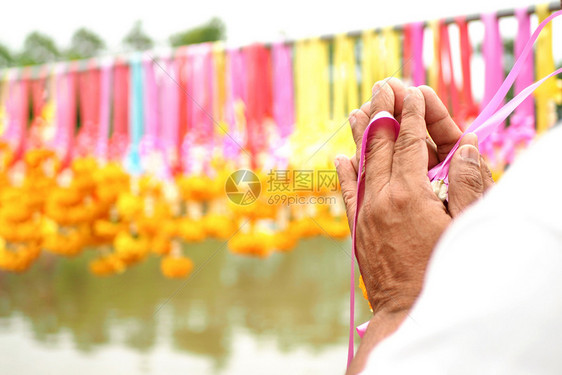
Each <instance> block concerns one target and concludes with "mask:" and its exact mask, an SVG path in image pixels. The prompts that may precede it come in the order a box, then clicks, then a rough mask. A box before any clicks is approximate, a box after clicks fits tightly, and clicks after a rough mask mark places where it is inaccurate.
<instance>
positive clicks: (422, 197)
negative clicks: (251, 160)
mask: <svg viewBox="0 0 562 375" xmlns="http://www.w3.org/2000/svg"><path fill="white" fill-rule="evenodd" d="M373 93H374V95H373V98H372V100H371V102H370V103H366V104H364V105H363V106H362V107H361V109H359V110H356V111H354V112H353V113H352V114H351V115H350V124H351V129H352V133H353V137H354V140H355V143H356V145H357V147H358V150H357V154H356V155H355V156H354V157H352V158H351V159H347V158H346V157H343V156H338V157H337V158H336V170H337V173H338V176H339V179H340V183H341V187H342V194H343V197H344V201H345V204H346V209H347V216H348V219H349V221H350V226H351V225H352V220H353V217H354V214H355V209H356V188H357V183H356V180H357V172H358V171H357V165H358V160H359V157H358V155H359V154H360V151H361V150H360V147H361V141H362V136H363V132H364V131H365V128H366V127H367V125H368V123H369V121H370V119H371V118H372V117H373V116H375V115H376V114H377V113H379V112H381V111H387V112H389V113H390V114H392V115H393V116H394V117H395V118H396V120H397V121H398V122H399V123H400V132H399V134H398V138H396V135H395V131H394V129H393V128H392V127H384V126H383V127H379V128H377V129H375V130H374V132H373V133H374V134H373V136H372V139H371V140H370V142H369V143H368V146H367V147H368V149H367V152H366V167H365V197H364V200H363V205H362V207H361V209H360V212H359V217H358V223H357V233H356V234H357V235H356V240H357V244H356V245H357V247H356V249H357V260H358V263H359V268H360V271H361V274H362V276H363V280H364V282H365V286H366V289H367V294H368V297H369V301H370V303H371V306H372V308H373V313H374V316H375V317H379V318H380V317H383V319H387V318H388V319H390V320H392V321H394V324H391V325H390V326H391V327H393V328H389V332H384V333H380V334H381V335H383V336H386V335H388V334H390V333H391V332H392V331H393V330H394V329H396V328H397V326H398V324H399V323H400V322H401V321H402V320H403V319H404V317H405V316H406V314H407V313H408V311H409V310H410V308H411V306H412V305H413V303H414V302H415V300H416V298H417V297H418V295H419V294H420V291H421V288H422V284H423V279H424V275H425V269H426V266H427V263H428V260H429V257H430V255H431V252H432V250H433V248H434V246H435V244H436V243H437V241H438V240H439V237H440V236H441V234H442V233H443V232H444V231H445V229H446V228H447V226H448V225H449V223H450V222H451V220H452V218H454V217H455V216H456V215H458V214H459V213H461V212H462V211H463V210H464V209H465V208H466V207H467V206H468V205H470V204H471V203H472V202H473V201H475V200H476V199H478V198H479V197H480V196H481V195H482V194H483V193H484V191H485V190H486V189H487V188H488V187H489V186H491V185H492V184H493V181H492V178H491V174H490V172H489V170H488V168H487V166H486V165H485V163H484V162H483V160H482V159H481V157H480V153H479V151H478V148H477V145H478V142H477V139H476V137H475V136H474V135H472V134H470V135H467V136H465V137H464V138H463V139H462V140H461V146H460V147H459V149H458V150H457V152H456V153H455V155H454V158H453V160H452V162H451V166H450V173H449V203H448V208H447V207H446V206H445V205H444V204H443V203H442V202H441V201H440V200H439V199H438V198H437V196H436V195H435V193H434V192H433V189H432V187H431V184H430V181H429V179H428V177H427V173H428V169H430V168H432V167H433V166H435V165H436V164H437V163H439V162H441V161H442V160H443V159H444V158H445V157H446V156H447V154H448V153H449V151H450V150H451V149H452V147H453V146H454V145H455V143H456V142H457V141H458V139H459V138H460V137H461V135H462V132H461V130H460V129H459V128H458V127H457V125H456V124H455V123H454V122H453V120H452V119H451V117H450V116H449V113H448V111H447V109H446V107H445V106H444V105H443V103H442V102H441V101H440V100H439V98H438V97H437V95H436V94H435V92H434V91H433V90H432V89H430V88H429V87H420V88H415V87H411V88H405V87H404V85H403V84H402V83H401V82H400V81H399V80H396V79H391V80H389V81H381V82H379V83H377V84H376V85H375V86H374V87H373ZM428 133H429V135H428ZM380 323H381V322H380V321H379V324H380ZM379 339H380V338H379ZM360 350H361V348H360Z"/></svg>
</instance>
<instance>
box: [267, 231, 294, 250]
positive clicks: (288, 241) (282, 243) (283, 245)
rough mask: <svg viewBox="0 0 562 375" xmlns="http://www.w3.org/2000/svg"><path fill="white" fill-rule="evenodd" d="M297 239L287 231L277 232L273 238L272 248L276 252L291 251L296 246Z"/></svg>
mask: <svg viewBox="0 0 562 375" xmlns="http://www.w3.org/2000/svg"><path fill="white" fill-rule="evenodd" d="M297 242H298V238H297V237H296V236H295V234H294V233H292V232H291V231H288V230H284V231H282V232H277V233H275V235H274V236H273V247H274V248H275V250H277V251H282V252H286V251H291V250H293V249H294V248H295V246H296V245H297Z"/></svg>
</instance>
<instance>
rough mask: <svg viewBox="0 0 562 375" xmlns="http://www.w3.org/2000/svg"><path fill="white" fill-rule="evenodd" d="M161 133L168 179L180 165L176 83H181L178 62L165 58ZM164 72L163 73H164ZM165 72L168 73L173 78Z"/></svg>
mask: <svg viewBox="0 0 562 375" xmlns="http://www.w3.org/2000/svg"><path fill="white" fill-rule="evenodd" d="M160 64H161V65H162V69H160V73H161V74H160V77H159V78H160V80H159V82H160V86H161V90H162V91H161V95H160V109H161V112H160V119H161V121H160V131H159V136H160V139H161V140H162V148H163V152H164V158H165V163H166V166H167V169H168V170H167V171H166V175H167V176H166V177H171V174H172V173H173V171H175V170H176V168H177V166H178V163H179V160H178V158H179V154H178V142H179V141H178V137H179V128H178V125H179V104H180V103H179V99H180V95H179V94H180V93H179V91H178V89H177V84H176V82H179V79H178V78H179V77H178V75H177V72H178V69H177V61H176V60H174V59H171V58H165V59H162V60H161V61H160ZM162 70H163V71H162ZM164 72H168V74H170V75H171V76H172V78H170V77H168V75H167V74H165V73H164Z"/></svg>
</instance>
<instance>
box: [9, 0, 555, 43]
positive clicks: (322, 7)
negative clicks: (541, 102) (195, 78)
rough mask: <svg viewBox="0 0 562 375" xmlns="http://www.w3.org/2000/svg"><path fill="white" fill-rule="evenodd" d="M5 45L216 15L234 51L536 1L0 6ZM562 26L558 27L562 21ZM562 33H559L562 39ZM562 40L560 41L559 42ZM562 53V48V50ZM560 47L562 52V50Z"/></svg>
mask: <svg viewBox="0 0 562 375" xmlns="http://www.w3.org/2000/svg"><path fill="white" fill-rule="evenodd" d="M2 2H3V3H4V4H2V6H0V42H3V43H5V44H7V45H8V46H9V47H11V48H13V49H19V47H20V46H21V44H22V43H23V40H24V38H25V36H26V34H27V33H28V32H30V31H32V30H39V31H42V32H44V33H46V34H48V35H50V36H52V37H53V38H55V40H56V42H57V43H58V44H59V45H61V46H66V45H68V43H69V41H70V37H71V35H72V33H73V32H74V30H76V29H77V28H79V27H82V26H85V27H87V28H89V29H92V30H93V31H95V32H97V33H98V34H100V35H101V36H102V37H103V39H105V41H106V42H107V43H108V45H109V49H110V51H118V50H119V49H120V41H121V39H122V38H123V36H124V35H125V34H126V33H127V31H128V30H129V29H130V28H131V26H132V24H133V23H134V21H135V20H142V21H143V24H144V27H145V30H146V31H147V32H148V34H149V35H151V36H152V37H153V38H154V39H155V40H156V41H157V42H158V44H159V45H166V42H167V38H168V36H169V35H170V34H172V33H174V32H177V31H181V30H184V29H187V28H190V27H192V26H195V25H198V24H201V23H203V22H205V21H206V20H208V19H210V18H211V17H213V16H217V17H220V18H222V19H223V20H224V21H225V23H226V25H227V33H228V41H229V43H232V44H234V45H242V44H248V43H251V42H267V41H272V40H276V39H279V38H280V36H281V35H283V34H284V35H287V37H289V38H302V37H306V36H315V35H320V34H325V33H337V32H344V31H352V30H358V29H367V28H374V27H379V26H386V25H394V24H399V23H405V22H409V21H417V20H427V19H436V18H442V17H447V16H455V15H461V14H472V13H482V12H489V11H495V10H499V9H506V8H514V7H521V6H528V5H531V4H536V3H540V2H544V1H537V0H494V1H490V0H469V1H455V0H425V1H421V0H416V1H412V0H390V1H389V0H386V1H380V0H378V1H375V0H371V1H365V0H346V1H330V0H324V1H318V0H308V1H307V0H283V1H279V0H278V1H255V0H230V1H229V0H203V1H197V2H196V1H179V0H152V1H146V0H137V1H129V0H127V1H119V0H95V1H92V0H90V1H77V0H74V1H69V0H2ZM558 23H560V22H558ZM560 29H561V28H560V27H558V28H557V30H556V32H557V33H558V34H561V30H560ZM560 39H562V38H558V40H560ZM560 49H562V45H561V48H560ZM560 49H559V50H560Z"/></svg>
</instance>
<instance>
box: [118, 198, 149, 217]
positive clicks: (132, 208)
mask: <svg viewBox="0 0 562 375" xmlns="http://www.w3.org/2000/svg"><path fill="white" fill-rule="evenodd" d="M142 211H143V202H142V199H141V198H140V197H137V196H135V195H133V194H131V193H123V194H121V195H119V198H118V199H117V212H119V215H121V217H123V219H125V220H126V221H130V220H133V219H134V218H136V217H137V216H138V215H140V214H141V213H142Z"/></svg>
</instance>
